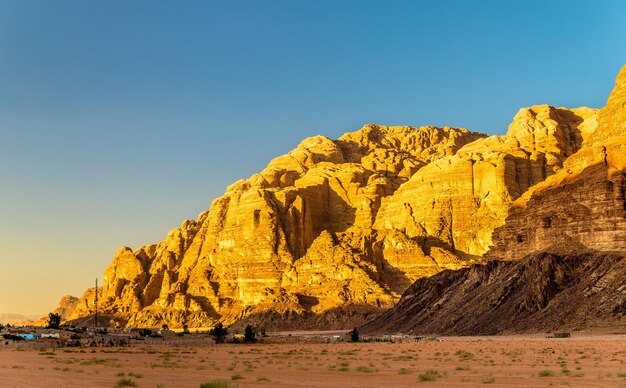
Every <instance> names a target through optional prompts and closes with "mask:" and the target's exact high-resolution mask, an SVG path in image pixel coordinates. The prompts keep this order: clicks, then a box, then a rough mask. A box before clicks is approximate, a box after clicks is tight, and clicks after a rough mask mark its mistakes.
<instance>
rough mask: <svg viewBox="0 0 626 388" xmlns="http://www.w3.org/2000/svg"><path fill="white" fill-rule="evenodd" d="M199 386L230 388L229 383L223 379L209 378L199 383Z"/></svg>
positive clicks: (203, 387)
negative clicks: (209, 379)
mask: <svg viewBox="0 0 626 388" xmlns="http://www.w3.org/2000/svg"><path fill="white" fill-rule="evenodd" d="M200 388H230V383H229V382H228V381H225V380H219V379H216V380H211V381H207V382H206V383H202V384H200Z"/></svg>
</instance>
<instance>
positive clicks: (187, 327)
mask: <svg viewBox="0 0 626 388" xmlns="http://www.w3.org/2000/svg"><path fill="white" fill-rule="evenodd" d="M183 334H189V326H187V324H186V323H185V324H184V325H183Z"/></svg>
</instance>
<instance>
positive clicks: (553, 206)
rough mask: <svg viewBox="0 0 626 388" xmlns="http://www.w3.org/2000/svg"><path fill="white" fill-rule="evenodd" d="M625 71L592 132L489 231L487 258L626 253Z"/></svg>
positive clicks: (585, 134) (586, 133)
mask: <svg viewBox="0 0 626 388" xmlns="http://www.w3.org/2000/svg"><path fill="white" fill-rule="evenodd" d="M625 107H626V66H625V67H624V68H623V69H622V71H621V72H620V75H619V76H618V78H617V81H616V85H615V88H614V89H613V92H612V93H611V95H610V96H609V99H608V101H607V104H606V106H605V107H604V108H602V109H600V111H599V112H598V114H597V128H595V129H594V130H591V131H590V130H587V131H583V136H584V141H583V143H582V148H581V149H580V150H579V151H578V152H576V153H575V154H573V155H572V156H571V157H569V158H568V159H567V160H566V161H565V163H564V166H563V167H564V168H563V169H561V170H560V171H559V172H558V173H556V174H554V175H553V176H551V177H549V178H548V179H546V180H545V181H544V182H541V183H539V184H537V185H535V186H534V187H532V188H531V189H530V190H528V191H527V192H526V193H525V194H524V195H523V196H522V197H521V198H519V199H518V200H517V201H516V202H515V203H514V204H513V206H512V208H511V211H510V214H509V215H508V217H507V219H506V224H505V225H503V226H502V227H500V228H498V229H496V231H495V232H494V241H496V242H495V244H494V247H493V249H492V250H491V251H490V252H489V253H488V255H487V256H489V257H499V258H507V259H519V258H521V257H523V256H525V255H527V254H529V253H532V252H540V251H546V250H551V251H554V252H563V251H564V250H566V249H567V250H568V251H572V250H574V251H576V250H577V249H583V250H584V249H595V250H599V251H626V201H625V192H626V176H625V169H626V132H625V131H624V130H625V129H626V108H625Z"/></svg>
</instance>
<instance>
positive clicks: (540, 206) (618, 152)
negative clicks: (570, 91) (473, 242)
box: [363, 66, 626, 335]
mask: <svg viewBox="0 0 626 388" xmlns="http://www.w3.org/2000/svg"><path fill="white" fill-rule="evenodd" d="M587 113H589V115H588V119H586V120H585V121H584V122H583V123H582V124H581V125H579V126H578V130H579V133H578V134H577V136H575V137H570V139H575V142H572V147H571V148H570V149H569V150H568V153H569V155H568V156H569V157H567V159H565V161H564V162H563V168H562V169H559V170H558V171H555V172H554V173H553V174H551V175H550V176H548V177H546V179H545V180H543V181H542V182H537V183H536V184H534V185H533V186H532V187H530V188H529V189H528V190H527V191H526V192H525V193H524V194H522V196H521V197H519V198H518V199H517V200H516V201H514V202H513V204H512V206H511V209H510V211H509V214H508V216H507V217H506V219H505V223H504V224H503V225H501V226H499V227H497V228H496V229H495V231H494V232H493V235H492V239H493V247H492V249H491V250H490V251H489V252H487V254H486V256H487V257H489V258H494V259H496V260H492V261H489V262H488V263H487V264H486V265H475V266H472V267H471V268H466V269H462V270H458V271H445V272H442V273H440V274H437V275H435V276H433V277H431V278H426V279H420V280H418V281H417V282H415V283H414V284H413V285H412V286H411V287H410V288H409V289H408V290H407V291H406V292H405V293H404V295H403V296H402V298H401V299H400V301H399V303H398V304H397V305H396V306H394V308H393V309H391V310H389V311H388V312H386V313H384V314H383V315H382V316H381V317H379V318H378V319H375V320H374V321H372V322H370V323H369V324H367V325H365V327H363V331H365V332H409V333H441V334H457V335H458V334H461V335H471V334H495V333H502V332H529V331H535V332H537V331H539V332H546V331H550V330H557V329H559V330H560V329H570V330H581V329H589V328H610V330H611V331H618V332H619V331H623V330H626V320H624V316H626V260H625V259H624V258H625V257H626V195H625V193H626V175H625V169H626V133H624V129H626V66H625V67H624V68H623V69H622V71H621V72H620V75H619V76H618V78H617V81H616V85H615V88H614V90H613V92H612V93H611V95H610V96H609V99H608V101H607V104H606V106H605V107H604V108H602V109H600V111H599V112H598V113H597V116H595V115H594V114H593V113H592V112H580V114H581V115H585V114H587ZM594 116H595V117H594ZM562 144H567V141H565V142H563V143H562ZM468 147H469V146H468ZM461 151H462V150H461ZM461 151H459V154H460V153H461ZM425 170H426V168H424V169H422V170H421V171H420V172H418V174H420V173H422V172H423V171H425ZM418 174H416V175H418ZM412 179H413V178H412ZM404 187H405V186H403V187H402V188H401V189H400V190H398V191H401V190H402V189H403V188H404Z"/></svg>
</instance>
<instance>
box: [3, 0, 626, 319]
mask: <svg viewBox="0 0 626 388" xmlns="http://www.w3.org/2000/svg"><path fill="white" fill-rule="evenodd" d="M624 20H626V4H624V3H623V2H621V1H617V0H616V1H602V2H596V3H593V4H591V3H589V2H583V1H552V2H549V3H545V2H541V1H511V2H498V1H483V2H463V1H441V2H436V3H435V2H432V3H429V2H415V1H396V2H393V3H391V4H385V5H383V3H382V2H367V1H342V2H332V1H315V2H313V1H310V2H289V1H268V2H254V1H236V2H233V1H211V2H200V1H198V2H186V3H184V4H182V5H181V4H174V3H171V2H165V1H156V2H154V1H135V2H123V1H113V2H106V3H99V2H92V1H64V2H44V1H27V2H25V1H17V0H15V1H0V55H1V56H2V60H1V61H0V135H1V137H0V158H1V159H0V181H1V182H2V185H1V186H0V187H1V188H2V189H1V190H0V266H1V268H2V270H1V271H0V295H2V296H1V297H0V313H19V314H45V313H47V312H48V311H51V310H52V309H54V308H55V306H56V304H57V302H58V300H59V299H60V297H61V296H63V295H65V294H72V295H75V296H80V295H81V294H82V292H83V291H84V290H85V289H86V288H87V287H91V286H93V282H94V279H95V278H96V277H98V278H100V279H102V276H103V272H104V269H105V268H106V266H107V265H108V264H109V263H110V260H111V257H112V256H113V254H114V253H115V251H116V250H117V249H118V248H119V247H120V246H122V245H127V246H131V247H133V248H136V247H138V246H139V245H143V244H147V243H153V242H157V241H159V240H161V239H162V238H164V236H165V235H166V234H167V231H169V230H170V229H172V228H174V227H176V226H177V225H179V224H180V223H181V221H182V220H183V219H185V218H195V217H196V215H197V214H198V213H200V212H201V211H203V210H206V209H208V208H209V206H210V204H211V201H212V200H213V199H214V198H216V197H217V196H219V195H221V194H222V193H223V192H224V190H225V188H226V186H227V185H229V184H230V183H232V182H234V181H236V180H238V179H241V178H244V177H248V176H250V175H251V174H253V173H254V172H256V171H259V170H261V169H262V168H263V167H264V166H265V165H266V164H267V162H268V161H269V160H271V159H272V158H274V157H276V156H278V155H281V154H284V153H286V152H288V151H289V150H290V149H292V148H293V147H295V146H296V145H297V144H298V143H299V142H300V141H301V140H302V139H304V138H306V137H309V136H313V135H316V134H322V135H325V136H328V137H331V138H336V137H338V136H340V135H341V134H343V133H345V132H348V131H354V130H357V129H358V128H360V127H361V126H362V125H363V124H365V123H379V124H387V125H413V126H420V125H429V124H430V125H439V126H443V125H450V126H461V127H466V128H468V129H470V130H474V131H480V132H483V133H487V134H503V133H504V132H505V131H506V127H507V125H508V123H509V122H510V120H511V119H512V118H513V116H514V114H515V113H516V112H517V110H518V109H519V108H521V107H524V106H529V105H534V104H542V103H547V104H551V105H556V106H568V107H577V106H581V105H587V106H592V107H601V106H602V105H604V103H605V101H606V96H607V95H608V93H609V91H610V90H611V88H612V86H613V81H614V78H615V76H616V75H617V72H618V71H619V69H620V67H621V66H622V65H623V64H625V63H626V23H624Z"/></svg>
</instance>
